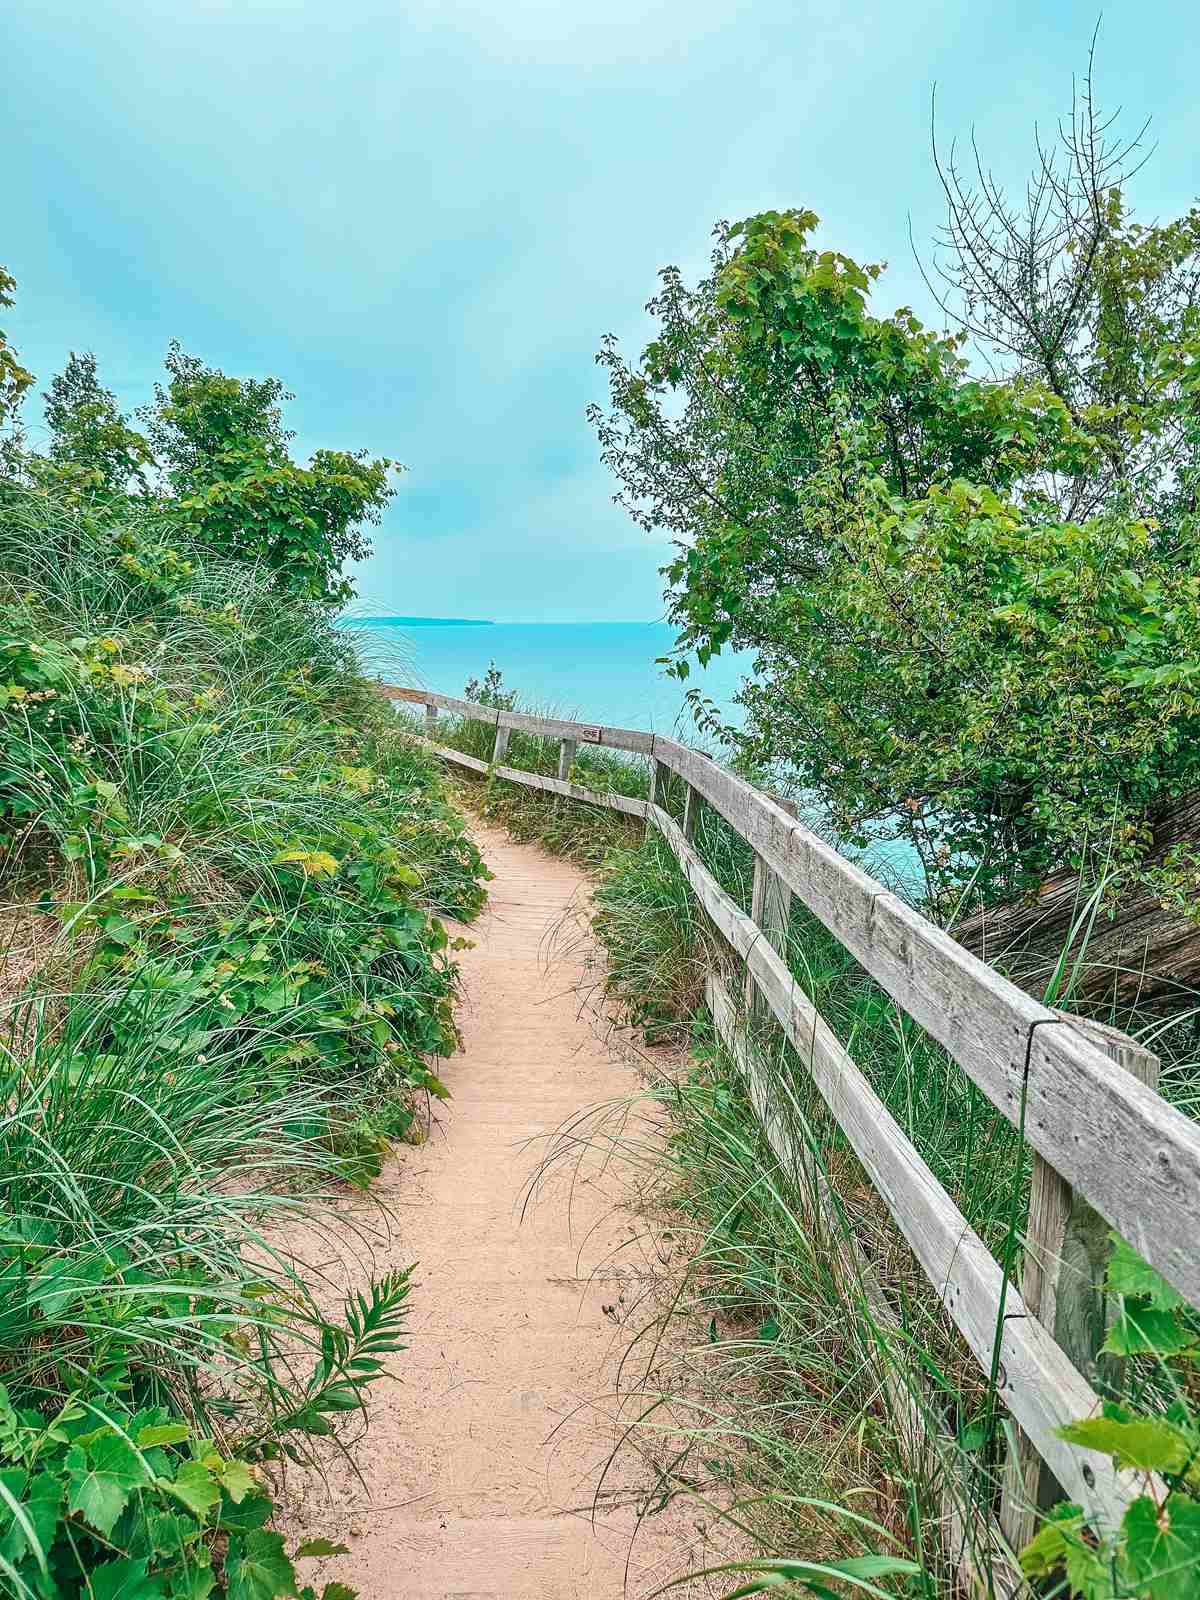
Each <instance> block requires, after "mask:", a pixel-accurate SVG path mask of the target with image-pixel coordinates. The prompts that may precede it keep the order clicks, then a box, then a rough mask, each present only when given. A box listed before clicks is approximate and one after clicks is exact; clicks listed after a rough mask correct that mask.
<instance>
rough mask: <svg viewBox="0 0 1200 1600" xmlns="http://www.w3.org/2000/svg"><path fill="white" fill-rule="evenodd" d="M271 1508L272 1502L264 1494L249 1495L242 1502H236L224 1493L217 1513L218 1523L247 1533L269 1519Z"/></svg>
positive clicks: (223, 1526) (232, 1529) (231, 1529)
mask: <svg viewBox="0 0 1200 1600" xmlns="http://www.w3.org/2000/svg"><path fill="white" fill-rule="evenodd" d="M271 1510H272V1507H271V1502H270V1500H268V1499H267V1497H266V1495H264V1494H253V1495H247V1497H246V1498H245V1499H244V1500H243V1501H242V1502H241V1503H240V1504H235V1503H234V1501H233V1500H232V1499H231V1498H230V1497H229V1496H228V1495H224V1496H222V1499H221V1509H220V1511H219V1512H218V1513H217V1525H218V1526H219V1527H221V1528H227V1529H229V1530H230V1531H237V1532H241V1533H247V1532H249V1531H250V1530H251V1529H252V1528H261V1527H262V1526H263V1524H264V1523H265V1522H267V1521H269V1520H270V1516H271Z"/></svg>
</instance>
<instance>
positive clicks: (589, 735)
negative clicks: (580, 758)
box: [579, 728, 601, 744]
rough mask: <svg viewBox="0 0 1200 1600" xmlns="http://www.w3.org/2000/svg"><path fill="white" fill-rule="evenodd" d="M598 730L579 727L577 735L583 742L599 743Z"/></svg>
mask: <svg viewBox="0 0 1200 1600" xmlns="http://www.w3.org/2000/svg"><path fill="white" fill-rule="evenodd" d="M600 731H601V730H600V729H599V728H580V730H579V737H580V738H581V739H582V740H583V742H584V744H599V743H600Z"/></svg>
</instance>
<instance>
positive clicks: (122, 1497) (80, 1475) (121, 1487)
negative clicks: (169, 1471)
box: [66, 1433, 146, 1534]
mask: <svg viewBox="0 0 1200 1600" xmlns="http://www.w3.org/2000/svg"><path fill="white" fill-rule="evenodd" d="M66 1465H67V1509H68V1510H69V1511H77V1512H78V1513H79V1515H80V1516H81V1517H82V1518H83V1519H84V1521H85V1522H87V1523H90V1524H91V1526H92V1527H93V1528H95V1529H96V1531H97V1532H98V1533H103V1534H109V1533H111V1532H112V1530H113V1528H114V1527H115V1526H116V1521H117V1518H118V1517H119V1516H120V1515H121V1512H122V1511H124V1509H125V1507H126V1505H127V1504H128V1501H129V1496H130V1495H131V1494H132V1493H133V1491H134V1489H136V1488H137V1487H138V1486H139V1485H140V1484H143V1483H145V1482H146V1474H145V1472H144V1470H143V1468H142V1464H141V1462H140V1461H139V1460H138V1458H137V1455H136V1453H135V1452H134V1451H133V1450H132V1449H130V1447H129V1445H127V1444H126V1443H125V1441H124V1439H119V1438H118V1437H117V1435H116V1434H115V1433H109V1434H105V1435H104V1436H103V1437H102V1438H100V1439H97V1440H95V1441H94V1442H93V1443H91V1444H89V1445H88V1446H87V1447H86V1449H80V1448H79V1446H75V1447H74V1448H72V1449H71V1450H69V1451H68V1452H67V1461H66Z"/></svg>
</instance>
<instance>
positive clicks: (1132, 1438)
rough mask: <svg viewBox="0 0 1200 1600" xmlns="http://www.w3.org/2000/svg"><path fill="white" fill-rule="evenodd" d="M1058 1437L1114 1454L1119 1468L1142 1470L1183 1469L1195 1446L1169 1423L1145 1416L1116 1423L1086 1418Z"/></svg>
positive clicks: (1070, 1425) (1060, 1431)
mask: <svg viewBox="0 0 1200 1600" xmlns="http://www.w3.org/2000/svg"><path fill="white" fill-rule="evenodd" d="M1058 1433H1059V1437H1060V1438H1061V1439H1066V1440H1067V1442H1068V1443H1069V1444H1078V1445H1082V1446H1083V1447H1084V1449H1086V1450H1099V1451H1101V1452H1102V1453H1103V1454H1104V1455H1106V1456H1115V1457H1116V1459H1117V1465H1118V1466H1119V1467H1137V1468H1139V1469H1140V1470H1141V1471H1143V1472H1181V1471H1182V1470H1183V1468H1184V1467H1185V1466H1186V1465H1187V1463H1188V1461H1189V1460H1190V1459H1191V1456H1192V1447H1191V1445H1190V1444H1189V1443H1188V1441H1187V1440H1186V1439H1185V1438H1184V1436H1183V1435H1182V1434H1181V1433H1180V1432H1179V1431H1178V1430H1177V1429H1175V1428H1173V1427H1171V1425H1170V1423H1169V1422H1158V1421H1156V1420H1155V1419H1153V1418H1151V1417H1145V1418H1143V1419H1142V1420H1141V1421H1139V1422H1114V1421H1113V1420H1112V1419H1111V1418H1109V1417H1086V1418H1085V1419H1084V1420H1083V1421H1082V1422H1070V1423H1068V1424H1067V1426H1066V1427H1065V1428H1060V1429H1059V1430H1058Z"/></svg>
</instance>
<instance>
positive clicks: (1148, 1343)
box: [1103, 1300, 1196, 1356]
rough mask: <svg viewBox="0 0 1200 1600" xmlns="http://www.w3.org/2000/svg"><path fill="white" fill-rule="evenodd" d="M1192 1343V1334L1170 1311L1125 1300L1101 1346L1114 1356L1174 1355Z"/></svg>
mask: <svg viewBox="0 0 1200 1600" xmlns="http://www.w3.org/2000/svg"><path fill="white" fill-rule="evenodd" d="M1195 1343H1196V1335H1195V1334H1194V1333H1193V1332H1192V1330H1191V1329H1190V1328H1188V1327H1186V1326H1185V1325H1184V1323H1183V1322H1182V1321H1181V1320H1180V1318H1179V1317H1178V1316H1177V1315H1176V1313H1175V1312H1174V1311H1159V1310H1156V1309H1155V1308H1154V1307H1153V1306H1151V1305H1148V1304H1147V1303H1146V1302H1145V1301H1142V1302H1140V1303H1139V1302H1135V1301H1132V1300H1126V1302H1125V1309H1124V1311H1123V1312H1122V1314H1121V1315H1120V1316H1119V1317H1118V1318H1117V1320H1116V1321H1115V1322H1114V1323H1113V1325H1112V1327H1111V1328H1110V1329H1109V1330H1108V1337H1107V1338H1106V1339H1105V1341H1104V1345H1103V1349H1104V1351H1105V1353H1106V1354H1108V1355H1114V1356H1141V1355H1160V1356H1174V1355H1178V1354H1179V1353H1180V1352H1181V1351H1183V1350H1186V1349H1188V1347H1189V1346H1190V1345H1194V1344H1195Z"/></svg>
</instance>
